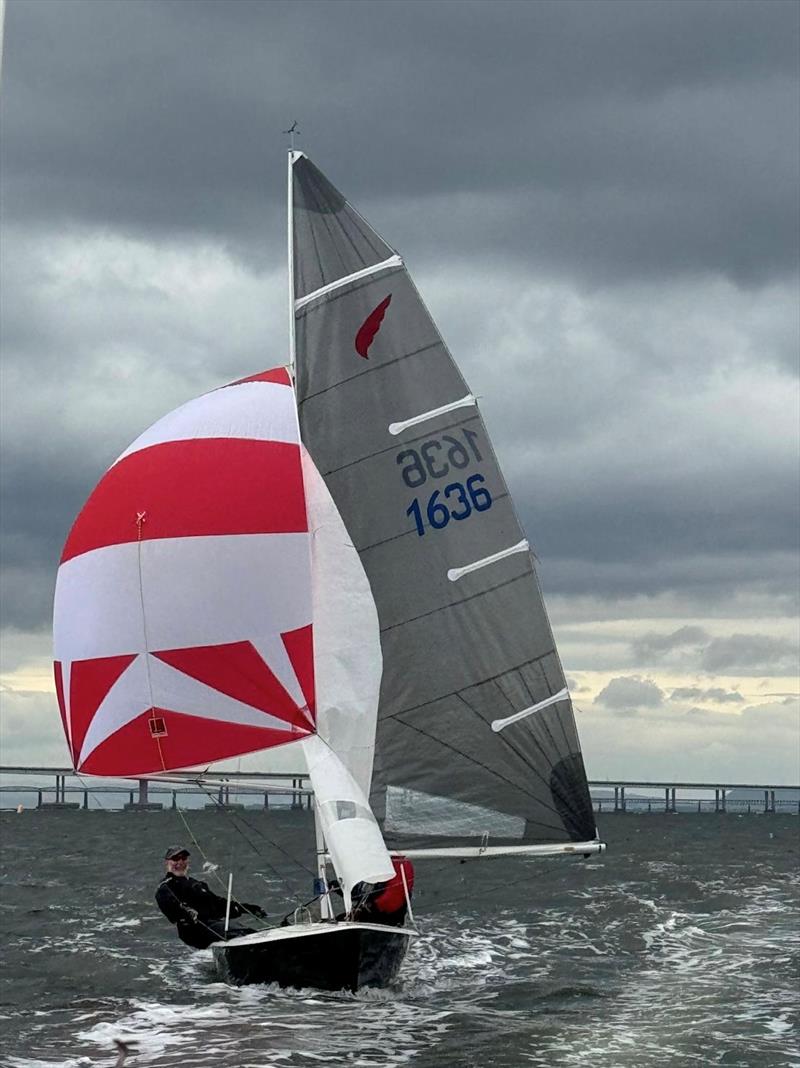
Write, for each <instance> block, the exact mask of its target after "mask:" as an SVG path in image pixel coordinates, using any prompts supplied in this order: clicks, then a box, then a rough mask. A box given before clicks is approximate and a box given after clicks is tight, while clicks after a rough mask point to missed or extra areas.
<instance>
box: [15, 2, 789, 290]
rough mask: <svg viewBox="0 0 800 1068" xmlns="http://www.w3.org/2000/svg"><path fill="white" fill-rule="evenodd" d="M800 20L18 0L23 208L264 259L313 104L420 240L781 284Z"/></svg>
mask: <svg viewBox="0 0 800 1068" xmlns="http://www.w3.org/2000/svg"><path fill="white" fill-rule="evenodd" d="M797 21H798V7H797V5H795V4H791V3H773V4H763V3H752V4H751V3H746V2H742V0H737V2H731V3H724V2H717V3H705V4H700V3H698V4H674V3H671V2H665V3H641V4H631V3H614V2H608V3H568V4H567V3H548V2H539V3H528V4H524V3H501V2H499V0H493V2H491V3H468V2H464V3H457V4H456V3H426V4H407V3H392V2H383V3H380V4H366V3H337V2H332V0H326V2H325V3H310V2H306V3H299V4H298V3H268V2H265V3H251V2H236V0H225V2H224V3H216V2H197V3H192V2H187V0H181V2H177V0H166V2H164V0H160V2H154V3H151V2H148V0H137V2H136V3H120V2H106V3H102V4H99V3H96V2H85V3H84V2H80V0H72V2H70V3H60V2H51V0H38V2H37V3H14V2H13V0H12V2H11V3H10V5H9V11H8V25H7V55H6V70H5V72H4V74H5V86H4V114H3V119H4V127H5V133H4V153H5V173H6V212H7V214H8V215H9V216H10V217H12V218H14V219H22V218H24V219H25V220H26V221H27V222H28V223H35V222H42V221H44V220H51V221H58V220H64V219H65V218H72V219H78V220H82V221H85V222H89V223H91V224H94V225H105V224H109V223H113V225H114V226H116V227H120V226H126V227H128V228H130V229H132V230H138V231H145V232H150V233H152V232H163V230H165V229H172V230H176V231H180V232H194V233H197V232H205V233H210V234H212V235H214V236H215V237H217V238H220V237H221V238H223V239H225V240H227V241H230V242H235V243H237V245H238V247H239V248H240V251H243V252H244V251H245V250H246V254H247V255H250V256H255V257H256V258H257V259H258V260H260V261H262V262H263V261H264V259H265V257H266V258H268V257H269V255H270V254H272V255H274V254H275V252H277V251H278V250H279V249H280V230H281V226H282V203H283V185H282V179H283V175H282V164H281V162H280V161H281V159H282V152H281V148H282V139H281V136H280V134H279V131H280V130H281V128H282V127H285V126H286V125H287V124H288V123H289V122H290V121H291V120H292V119H294V118H298V119H300V122H301V128H302V129H303V130H304V131H305V139H304V144H306V145H307V146H308V149H309V152H310V154H311V155H312V156H314V157H315V158H317V159H318V160H319V161H320V162H321V163H322V164H323V166H325V168H326V169H327V170H328V172H329V173H330V175H331V177H332V178H333V180H334V181H338V182H339V183H340V184H341V185H342V186H343V188H344V191H345V192H346V193H347V194H348V195H352V196H353V198H354V199H356V200H358V202H359V203H360V204H361V205H362V207H364V208H365V209H366V214H367V215H368V217H369V216H370V215H372V216H373V217H376V218H381V219H383V220H385V221H388V225H386V224H385V223H384V224H383V225H382V227H381V228H382V229H384V230H385V232H386V234H387V237H388V238H389V240H390V241H392V242H394V243H396V244H398V245H399V246H401V247H403V248H404V250H405V251H406V252H407V253H409V254H411V255H413V256H414V257H416V259H417V261H420V260H424V259H425V258H426V257H429V256H433V255H434V254H435V253H434V249H433V247H432V246H431V243H430V242H431V235H432V234H433V233H435V234H436V240H437V242H438V244H439V247H441V245H442V244H446V245H447V246H448V247H449V248H450V251H451V253H453V252H456V251H457V250H461V252H462V254H464V253H468V252H473V253H478V252H479V253H480V255H481V256H482V257H483V258H484V260H485V261H486V260H489V259H490V258H491V256H492V254H493V250H494V254H497V255H502V257H503V258H504V259H506V260H507V259H508V257H509V256H512V255H514V256H516V257H517V258H519V259H522V260H525V261H528V262H529V263H531V264H534V263H539V264H542V263H544V264H546V265H547V267H548V269H549V270H550V271H554V270H560V271H562V272H564V273H566V274H568V275H570V276H573V277H575V276H583V277H590V278H593V279H594V280H603V281H607V280H608V279H609V278H611V277H613V276H615V275H616V276H620V275H623V276H640V275H642V274H650V275H661V274H664V275H668V274H675V273H681V272H686V273H689V274H692V273H697V272H706V271H710V272H720V273H723V274H726V275H728V276H730V277H733V278H736V279H739V280H742V281H758V280H762V279H765V278H768V277H771V276H774V275H776V274H780V273H781V272H785V271H787V270H788V271H791V270H793V269H794V268H795V267H796V260H797V245H796V238H795V233H796V227H795V226H794V224H793V221H794V220H795V219H796V216H797V198H796V195H795V189H796V173H797V126H796V120H797V96H796V86H795V79H796V74H797V57H796V27H797ZM379 200H380V201H381V202H382V203H381V204H380V205H379V204H378V201H379ZM445 205H446V207H447V210H446V211H445V210H443V209H444V208H445ZM371 209H374V210H371ZM434 220H435V222H436V226H435V227H434V226H432V225H431V224H432V222H433V221H434Z"/></svg>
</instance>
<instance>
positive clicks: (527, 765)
mask: <svg viewBox="0 0 800 1068" xmlns="http://www.w3.org/2000/svg"><path fill="white" fill-rule="evenodd" d="M491 681H492V682H493V683H494V685H495V686H496V687H497V688H498V689H500V685H499V683H498V681H497V679H492V680H491ZM500 692H501V693H502V692H503V691H502V689H500ZM456 697H457V698H458V699H459V700H460V701H461V702H462V703H463V704H465V705H466V706H467V708H468V709H469V710H470V711H471V712H472V713H473V714H474V715H476V716H477V717H478V719H479V720H480V721H481V723H482V724H484V725H486V720H485V719H484V718H483V716H482V715H481V714H480V712H479V711H478V710H477V708H474V707H473V706H472V705H471V704H470V703H469V701H468V700H467V699H466V697H464V696H463V694H460V693H458V694H456ZM402 722H403V721H402V720H401V723H402ZM528 737H529V738H530V739H531V741H532V742H533V744H534V745H535V746H536V748H537V749H538V750H539V753H540V754H541V755H542V756H543V757H544V759H545V760H546V761H547V762H548V763H552V762H551V760H550V758H549V757H548V755H547V753H545V751H544V749H543V748H542V745H541V743H540V742H539V739H538V738H537V737H536V736H535V735H534V734H532V733H530V734H529V735H528ZM499 740H500V741H501V742H502V743H503V745H505V747H506V748H507V749H510V750H511V752H512V753H513V754H514V756H516V757H517V759H518V760H520V761H521V762H522V764H523V766H524V767H525V768H526V769H527V770H530V771H532V772H534V774H535V775H537V776H538V778H539V780H540V781H541V783H542V785H543V786H544V787H545V789H546V790H549V791H550V793H551V796H552V787H551V785H550V781H549V780H548V779H545V777H544V775H542V773H541V771H539V769H538V768H537V767H535V766H534V765H533V764H531V763H530V761H528V760H527V759H526V758H525V755H524V754H523V753H522V752H521V751H520V750H519V749H518V748H517V746H516V745H515V744H514V743H513V742H512V741H511V739H510V738H502V737H501V738H500V739H499ZM556 752H558V750H556ZM476 763H478V761H476ZM530 796H531V797H534V798H535V800H536V802H537V804H540V805H541V806H542V808H544V809H546V810H547V811H548V812H552V813H553V815H555V816H558V818H559V820H560V821H561V825H562V828H563V825H564V821H563V820H562V819H561V813H560V812H559V811H558V809H556V808H554V807H553V806H552V805H548V804H547V803H546V802H544V801H540V800H539V799H538V798H536V797H535V795H534V794H531V795H530ZM540 826H542V827H550V829H551V830H552V829H553V828H552V827H551V825H550V824H549V823H543V824H541V825H540ZM555 829H556V830H558V829H559V828H555Z"/></svg>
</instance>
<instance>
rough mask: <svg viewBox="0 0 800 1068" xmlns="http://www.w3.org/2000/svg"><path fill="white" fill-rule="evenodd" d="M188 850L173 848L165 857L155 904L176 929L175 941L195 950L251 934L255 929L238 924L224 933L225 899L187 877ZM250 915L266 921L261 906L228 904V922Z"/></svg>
mask: <svg viewBox="0 0 800 1068" xmlns="http://www.w3.org/2000/svg"><path fill="white" fill-rule="evenodd" d="M189 855H190V854H189V850H188V849H184V848H183V847H182V846H173V847H172V848H171V849H168V850H167V852H166V853H165V855H164V860H165V862H166V869H167V874H166V875H165V876H164V878H163V879H162V880H161V882H160V883H159V884H158V889H157V890H156V904H157V905H158V907H159V908H160V909H161V911H162V912H163V913H164V915H165V916H166V917H167V919H168V920H169V921H170V923H174V924H175V925H176V926H177V928H178V937H179V938H180V939H181V941H182V942H185V943H186V945H187V946H192V947H193V948H194V949H206V948H207V947H208V946H210V945H211V943H212V942H222V941H225V940H226V939H228V938H236V937H237V936H239V935H245V934H252V933H253V931H255V930H257V929H258V928H257V927H247V926H245V925H244V924H240V923H231V922H229V923H228V930H227V933H226V931H225V911H226V908H227V901H226V900H225V898H224V897H219V896H218V895H217V894H215V893H213V892H212V891H211V890H209V888H208V885H207V884H206V883H203V882H200V880H199V879H193V878H192V877H191V876H190V875H188V874H187V873H188V870H189ZM244 915H250V916H256V917H258V918H259V919H265V918H266V915H267V914H266V912H265V911H264V909H262V908H261V906H260V905H247V904H243V903H240V902H238V901H233V900H232V901H231V907H230V917H229V920H233V919H237V918H239V917H240V916H244Z"/></svg>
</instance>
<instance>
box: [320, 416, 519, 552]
mask: <svg viewBox="0 0 800 1068" xmlns="http://www.w3.org/2000/svg"><path fill="white" fill-rule="evenodd" d="M480 418H481V417H480V413H479V412H473V414H472V415H468V416H467V417H466V418H464V419H459V420H457V421H456V422H454V423H448V425H447V426H446V427H445V428H444V429H446V430H453V429H455V428H457V427H462V426H466V425H467V424H468V423H474V422H475V421H476V420H480ZM428 434H429V431H427V430H426V431H425V432H424V433H422V434H417V436H416V437H413V438H406V439H405V440H404V441H403V442H402V444H403V445H405V446H408V445H415V444H416V443H417V442H418V441H424V440H425V439H426V438H427V437H428ZM397 447H398V442H396V441H395V442H392V444H391V445H387V446H386V448H385V449H376V450H375V452H368V453H367V454H366V455H365V456H359V457H358V459H357V460H350V461H349V463H346V464H342V465H341V467H331V468H330V469H329V470H327V471H325V473H324V477H325V478H327V477H328V476H329V475H338V474H339V473H340V472H341V471H346V470H347V469H348V467H355V465H356V464H360V463H363V462H364V461H365V460H373V459H374V458H375V457H376V456H383V454H384V453H387V452H394V451H395V450H396V449H397ZM507 496H508V494H507V493H501V494H498V495H497V496H496V497H493V498H492V500H495V501H498V500H500V499H501V498H502V497H507ZM415 530H416V527H411V533H413V532H414V531H415ZM403 533H404V534H406V533H408V531H403ZM398 537H402V535H398ZM386 540H387V541H392V539H391V538H387V539H386ZM383 544H384V542H376V545H383Z"/></svg>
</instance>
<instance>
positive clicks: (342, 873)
mask: <svg viewBox="0 0 800 1068" xmlns="http://www.w3.org/2000/svg"><path fill="white" fill-rule="evenodd" d="M300 745H301V747H302V749H303V753H304V755H305V758H306V763H307V765H308V774H309V776H310V778H311V785H312V787H313V789H314V803H315V806H316V815H317V819H318V820H319V823H320V826H321V828H322V833H323V835H324V838H325V844H326V846H327V849H328V853H329V854H330V858H331V862H332V863H333V867H334V869H335V871H336V874H337V876H338V877H339V881H340V883H341V886H342V892H343V895H344V901H345V907H346V908H347V909H348V910H349V909H350V901H351V899H350V894H351V891H352V889H353V887H354V886H355V885H356V883H360V882H366V883H377V882H383V881H385V880H389V879H392V878H394V874H395V872H394V867H393V865H392V859H391V857H390V856H389V853H388V851H387V849H386V846H385V844H384V841H383V837H382V835H381V832H380V829H379V827H378V824H377V822H376V820H375V817H374V816H373V814H372V810H371V809H370V807H369V801H368V800H367V798H366V796H365V794H364V792H363V791H362V790H361V788H360V787H359V785H358V783H357V782H356V780H355V779H354V778H353V776H352V775H351V774H350V772H349V771H348V770H347V768H346V767H345V766H344V764H343V763H342V761H341V760H340V759H339V757H338V756H337V755H336V753H335V752H334V751H333V749H332V748H331V747H330V745H328V744H327V743H326V742H325V741H323V740H322V738H320V737H319V736H318V735H311V736H310V737H308V738H304V739H303V741H302V742H301V743H300Z"/></svg>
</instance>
